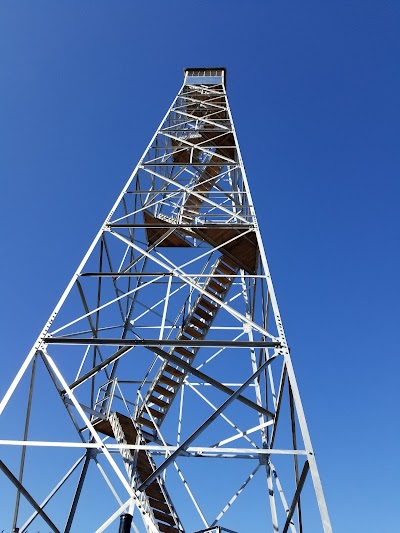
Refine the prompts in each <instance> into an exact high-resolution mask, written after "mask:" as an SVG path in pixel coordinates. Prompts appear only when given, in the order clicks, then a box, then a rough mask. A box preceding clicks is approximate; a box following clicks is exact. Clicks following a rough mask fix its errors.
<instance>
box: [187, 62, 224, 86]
mask: <svg viewBox="0 0 400 533" xmlns="http://www.w3.org/2000/svg"><path fill="white" fill-rule="evenodd" d="M183 72H184V76H185V83H186V84H190V85H198V84H205V85H215V84H221V85H225V86H226V68H225V67H201V68H192V67H190V68H185V69H184V71H183Z"/></svg>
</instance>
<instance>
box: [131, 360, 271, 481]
mask: <svg viewBox="0 0 400 533" xmlns="http://www.w3.org/2000/svg"><path fill="white" fill-rule="evenodd" d="M274 359H275V357H271V359H268V360H267V361H265V363H263V364H262V365H261V366H260V367H259V368H258V369H257V370H256V371H255V372H254V374H252V375H251V376H250V377H249V378H248V379H247V380H246V381H245V382H244V383H243V385H241V386H240V387H239V388H238V389H237V390H236V391H235V392H234V393H233V394H231V396H229V398H228V399H227V400H225V402H224V403H223V404H222V405H221V407H219V408H218V409H217V410H216V411H215V412H214V413H213V414H212V415H211V416H210V417H209V418H208V419H207V420H206V421H205V422H203V424H201V426H199V427H198V428H197V429H196V431H194V432H193V433H192V434H191V435H190V437H188V438H187V439H186V440H185V442H184V443H182V444H181V445H180V446H179V448H177V449H176V450H175V451H174V452H173V453H172V454H171V455H170V456H169V457H167V459H165V461H164V462H163V463H162V464H161V465H160V466H159V467H158V468H156V470H154V472H153V473H152V474H151V475H150V476H149V477H148V478H147V479H146V480H145V481H144V482H143V483H142V484H141V485H140V486H139V487H138V490H139V491H144V490H145V489H146V488H147V487H148V486H149V485H150V484H151V483H153V481H154V480H155V479H156V478H157V477H158V476H159V475H160V474H161V473H162V472H163V471H164V470H165V469H166V468H167V466H169V465H170V464H171V463H172V462H174V461H175V460H176V458H177V457H178V455H180V454H181V453H182V452H183V451H185V450H186V448H187V447H188V446H189V445H190V444H191V443H192V442H193V441H194V440H195V439H196V438H197V437H198V436H199V435H200V434H201V433H202V432H203V431H204V430H205V429H206V428H207V427H208V426H209V425H210V424H211V423H212V422H213V421H214V420H215V419H216V418H218V417H219V415H220V414H221V413H222V412H223V411H225V409H226V408H227V407H228V406H229V405H230V404H231V403H232V402H233V401H234V400H236V398H238V396H240V394H241V393H242V392H243V391H244V390H245V389H246V388H247V387H248V386H249V385H250V383H251V382H252V381H254V380H255V379H256V378H257V376H259V375H260V374H261V372H262V371H263V370H264V369H265V368H266V367H267V366H268V365H270V364H271V363H272V361H273V360H274Z"/></svg>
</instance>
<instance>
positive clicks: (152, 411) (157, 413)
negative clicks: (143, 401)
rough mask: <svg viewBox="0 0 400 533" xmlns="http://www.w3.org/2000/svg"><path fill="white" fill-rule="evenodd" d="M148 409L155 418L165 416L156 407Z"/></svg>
mask: <svg viewBox="0 0 400 533" xmlns="http://www.w3.org/2000/svg"><path fill="white" fill-rule="evenodd" d="M147 409H148V410H149V411H150V413H151V414H152V415H153V416H154V418H161V417H162V416H164V413H162V412H161V411H158V410H157V409H154V407H147Z"/></svg>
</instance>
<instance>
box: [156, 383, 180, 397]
mask: <svg viewBox="0 0 400 533" xmlns="http://www.w3.org/2000/svg"><path fill="white" fill-rule="evenodd" d="M153 390H154V392H157V393H158V394H161V395H162V396H166V397H167V398H171V396H174V395H175V391H172V390H168V389H166V388H165V387H161V385H158V384H157V385H155V386H154V388H153Z"/></svg>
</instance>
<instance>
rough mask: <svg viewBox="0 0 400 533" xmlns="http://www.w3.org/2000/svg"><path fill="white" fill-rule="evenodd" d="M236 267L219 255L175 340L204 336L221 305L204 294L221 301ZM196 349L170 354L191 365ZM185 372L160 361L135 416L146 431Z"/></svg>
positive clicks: (159, 418) (159, 419) (165, 408)
mask: <svg viewBox="0 0 400 533" xmlns="http://www.w3.org/2000/svg"><path fill="white" fill-rule="evenodd" d="M238 268H239V267H238V266H237V265H236V264H235V263H234V262H233V261H232V260H231V259H229V258H228V257H226V256H221V257H220V258H219V259H218V260H217V262H216V263H215V265H214V267H213V268H212V270H211V272H210V276H209V277H208V278H207V280H206V281H205V283H204V285H203V291H204V293H203V292H200V293H199V295H198V297H197V299H196V300H195V302H194V304H193V306H192V308H191V309H190V311H189V314H188V316H187V317H186V319H185V322H184V325H183V326H182V329H181V332H180V333H179V335H178V337H177V339H176V340H179V341H191V340H201V339H204V338H205V337H206V336H207V333H208V331H209V330H210V328H211V325H212V323H213V321H214V318H215V316H216V314H217V313H218V311H219V309H220V307H221V305H220V304H219V303H218V302H216V301H215V300H214V299H211V298H210V297H209V296H208V295H207V293H208V294H211V295H212V296H214V298H216V299H218V300H219V301H221V303H222V302H223V300H224V298H225V296H226V294H227V292H228V290H229V288H230V287H231V285H232V282H233V280H234V277H235V275H236V273H237V271H238ZM197 351H198V348H194V347H188V348H183V347H176V348H174V349H173V350H172V352H171V353H172V354H173V355H174V356H175V357H178V358H179V359H181V360H182V361H184V362H186V363H189V364H192V363H193V360H194V358H195V357H196V354H197ZM187 373H188V371H187V370H186V369H184V368H182V367H179V365H178V364H176V365H175V364H172V363H170V362H168V361H164V363H163V364H162V365H161V368H160V369H159V371H158V373H157V375H156V376H155V378H154V380H153V382H152V383H151V385H150V387H149V390H148V391H147V393H146V395H145V398H144V401H143V403H142V405H141V406H140V408H139V410H138V413H137V416H136V422H137V423H138V424H139V425H140V426H145V427H146V428H147V429H146V431H149V429H150V430H151V432H153V433H154V434H155V432H156V428H155V425H154V422H155V423H156V425H157V426H160V425H161V424H162V422H163V421H164V418H165V416H166V414H167V412H168V410H169V408H170V407H171V405H172V402H173V401H174V399H175V397H176V395H177V393H178V391H179V388H180V386H181V384H182V381H183V380H184V379H185V377H186V375H187ZM150 414H151V416H150ZM153 421H154V422H153Z"/></svg>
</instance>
